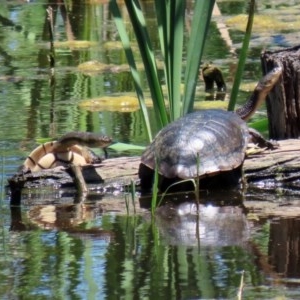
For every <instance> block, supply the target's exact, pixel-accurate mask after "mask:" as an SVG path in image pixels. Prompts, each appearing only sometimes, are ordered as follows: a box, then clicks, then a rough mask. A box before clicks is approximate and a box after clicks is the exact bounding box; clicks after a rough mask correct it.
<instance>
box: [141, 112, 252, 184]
mask: <svg viewBox="0 0 300 300" xmlns="http://www.w3.org/2000/svg"><path fill="white" fill-rule="evenodd" d="M248 136H249V129H248V127H247V125H246V123H245V122H244V121H243V120H242V119H241V118H240V117H239V116H238V115H237V114H235V113H234V112H228V111H224V110H217V109H209V110H202V111H197V112H194V113H191V114H188V115H186V116H184V117H182V118H180V119H178V120H176V121H175V122H173V123H171V124H169V125H168V126H166V127H165V128H163V129H162V130H161V131H160V132H159V133H158V134H157V136H156V137H155V138H154V140H153V142H152V143H151V144H150V145H149V146H148V147H147V148H146V150H145V151H144V153H143V154H142V158H141V162H142V164H144V165H146V166H147V167H149V168H150V169H155V165H156V163H157V166H158V172H159V173H160V174H161V175H163V176H164V177H166V178H176V177H178V178H183V179H185V178H195V177H197V176H199V177H203V176H205V175H213V174H216V173H219V172H223V171H229V170H233V169H235V168H237V167H238V166H240V165H241V164H242V163H243V161H244V158H245V150H246V147H247V141H248Z"/></svg>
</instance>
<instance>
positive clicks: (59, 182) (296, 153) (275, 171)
mask: <svg viewBox="0 0 300 300" xmlns="http://www.w3.org/2000/svg"><path fill="white" fill-rule="evenodd" d="M139 164H140V157H119V158H111V159H107V160H105V161H103V162H102V163H101V164H95V165H87V166H84V167H82V173H83V177H84V179H85V181H86V183H87V185H88V189H97V190H98V191H101V192H104V193H107V192H115V191H119V192H124V191H127V188H128V187H130V185H131V184H132V183H134V184H135V185H137V186H138V185H139V180H138V167H139ZM243 171H244V179H245V181H246V183H247V185H248V186H249V187H251V186H254V187H258V188H259V189H264V190H271V189H272V190H274V189H276V188H280V189H286V190H289V191H291V192H292V193H295V192H297V191H299V190H300V140H296V139H290V140H284V141H279V148H278V149H276V150H264V151H262V152H260V153H256V154H251V155H249V156H248V157H247V158H246V160H245V162H244V166H243ZM74 178H75V177H74V175H73V173H72V171H71V167H70V168H66V169H65V168H62V167H60V168H55V169H50V170H43V171H41V172H33V173H31V172H29V173H26V174H23V173H17V174H16V175H15V176H13V177H12V178H10V179H9V186H10V190H11V195H12V196H11V198H12V199H15V201H16V203H18V202H20V201H21V191H22V189H24V188H37V187H38V188H42V187H46V186H55V187H59V188H63V187H70V186H73V187H74V186H75V179H74Z"/></svg>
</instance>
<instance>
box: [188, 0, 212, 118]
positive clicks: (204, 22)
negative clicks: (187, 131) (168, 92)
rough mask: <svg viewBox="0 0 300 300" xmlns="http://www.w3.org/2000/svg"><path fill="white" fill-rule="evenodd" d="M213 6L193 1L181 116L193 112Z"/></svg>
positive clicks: (208, 1)
mask: <svg viewBox="0 0 300 300" xmlns="http://www.w3.org/2000/svg"><path fill="white" fill-rule="evenodd" d="M214 4H215V0H205V1H195V7H194V18H193V21H192V28H191V36H190V39H189V43H188V49H187V63H186V70H185V79H184V97H183V112H182V115H185V114H187V113H188V112H191V111H192V110H193V103H194V98H195V90H196V85H197V79H198V74H199V67H200V62H201V57H202V53H203V49H204V44H205V39H206V35H207V30H208V26H209V23H210V20H211V15H212V10H213V7H214Z"/></svg>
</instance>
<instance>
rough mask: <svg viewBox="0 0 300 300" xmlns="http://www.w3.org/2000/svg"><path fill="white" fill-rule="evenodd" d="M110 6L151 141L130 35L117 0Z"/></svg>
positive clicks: (112, 1)
mask: <svg viewBox="0 0 300 300" xmlns="http://www.w3.org/2000/svg"><path fill="white" fill-rule="evenodd" d="M109 8H110V11H111V13H112V14H113V16H114V19H115V23H116V27H117V29H118V32H119V35H120V38H121V41H122V43H123V48H124V50H125V55H126V58H127V61H128V64H129V67H130V71H131V75H132V78H133V81H134V85H135V90H136V93H137V97H138V100H139V104H140V108H141V111H142V115H143V121H144V124H145V126H146V128H147V133H148V138H149V140H150V141H151V140H152V134H151V132H152V131H151V126H150V121H149V115H148V111H147V107H146V103H145V98H144V94H143V91H142V84H141V79H140V76H139V73H138V70H137V67H136V63H135V60H134V56H133V52H132V49H131V46H130V41H129V37H128V34H127V32H126V27H125V24H124V22H123V20H122V16H121V12H120V9H119V6H118V4H117V2H116V0H111V1H110V2H109Z"/></svg>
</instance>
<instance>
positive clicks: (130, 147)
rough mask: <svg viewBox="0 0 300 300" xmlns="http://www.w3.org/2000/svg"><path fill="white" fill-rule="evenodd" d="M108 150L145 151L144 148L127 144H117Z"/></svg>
mask: <svg viewBox="0 0 300 300" xmlns="http://www.w3.org/2000/svg"><path fill="white" fill-rule="evenodd" d="M108 148H109V149H113V150H115V151H129V150H145V147H144V146H138V145H133V144H125V143H115V144H112V145H110V146H109V147H108Z"/></svg>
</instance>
